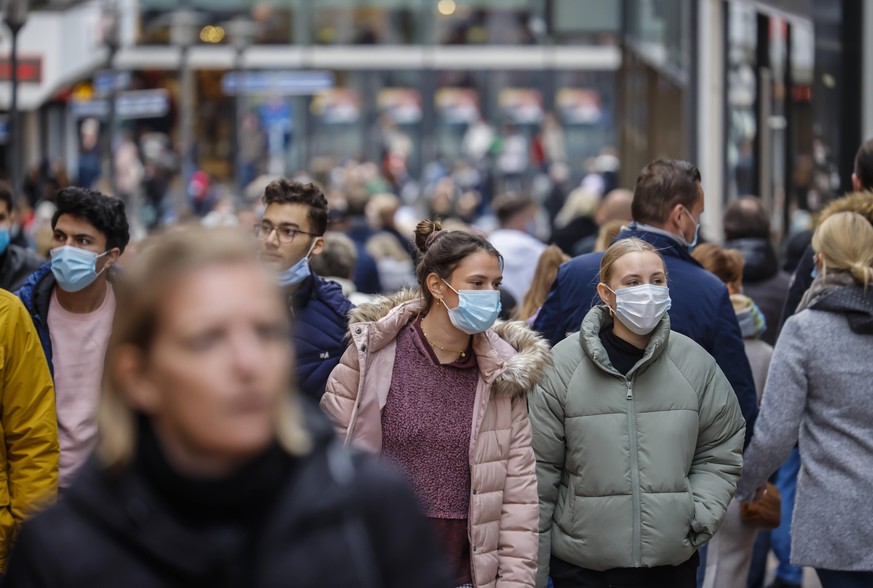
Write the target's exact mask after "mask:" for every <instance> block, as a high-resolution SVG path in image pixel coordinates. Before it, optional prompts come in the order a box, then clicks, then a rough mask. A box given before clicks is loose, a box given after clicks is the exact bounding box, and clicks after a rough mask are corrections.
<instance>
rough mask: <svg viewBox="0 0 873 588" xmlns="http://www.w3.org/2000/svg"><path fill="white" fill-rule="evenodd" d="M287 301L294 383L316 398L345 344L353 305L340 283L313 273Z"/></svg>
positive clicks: (346, 345) (340, 355)
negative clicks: (289, 309)
mask: <svg viewBox="0 0 873 588" xmlns="http://www.w3.org/2000/svg"><path fill="white" fill-rule="evenodd" d="M290 303H291V304H290V307H291V315H292V323H291V333H292V339H293V341H294V350H295V353H296V356H297V363H296V366H297V368H296V370H297V384H298V386H299V388H300V392H302V393H303V394H305V395H306V396H308V397H310V398H312V399H314V400H315V401H318V400H320V399H321V396H322V395H323V394H324V386H325V384H327V378H328V376H330V372H331V371H332V370H333V368H335V367H336V364H338V363H339V360H340V358H341V357H342V355H343V352H345V350H346V347H348V340H347V339H346V334H347V331H348V326H349V316H348V315H349V311H350V310H351V309H352V308H353V307H354V305H353V304H352V303H351V302H349V299H348V298H346V297H345V296H344V295H343V290H342V288H341V287H340V285H339V284H337V283H336V282H330V281H328V280H325V279H323V278H320V277H318V276H316V275H315V274H312V275H310V276H309V277H308V278H306V280H304V281H303V283H301V284H300V287H299V288H298V289H297V291H296V292H294V294H293V295H292V296H291V300H290Z"/></svg>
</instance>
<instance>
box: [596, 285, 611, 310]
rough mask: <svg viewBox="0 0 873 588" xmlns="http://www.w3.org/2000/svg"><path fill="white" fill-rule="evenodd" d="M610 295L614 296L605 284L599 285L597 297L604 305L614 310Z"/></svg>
mask: <svg viewBox="0 0 873 588" xmlns="http://www.w3.org/2000/svg"><path fill="white" fill-rule="evenodd" d="M610 294H612V292H610V291H609V288H607V286H606V284H604V283H603V282H600V283H599V284H597V295H598V296H600V300H601V301H602V302H603V304H605V305H606V306H609V307H610V308H612V304H610V300H609V295H610Z"/></svg>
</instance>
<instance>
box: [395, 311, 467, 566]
mask: <svg viewBox="0 0 873 588" xmlns="http://www.w3.org/2000/svg"><path fill="white" fill-rule="evenodd" d="M420 321H421V319H420V318H418V319H416V320H415V321H413V322H412V323H410V324H409V325H407V326H406V327H404V328H403V329H401V331H400V333H399V334H398V335H397V352H396V357H395V359H394V372H393V374H392V377H391V387H390V388H389V390H388V398H387V400H386V402H385V407H384V408H383V409H382V455H383V456H384V457H387V458H388V459H389V460H391V461H392V462H393V463H394V464H395V465H396V466H397V467H398V468H400V470H401V471H403V472H404V473H405V474H406V475H407V477H408V478H409V481H410V483H411V484H412V488H413V490H414V491H415V494H416V496H417V497H418V500H419V502H420V503H421V505H422V507H423V509H424V512H425V513H426V514H427V516H428V517H430V518H432V519H438V520H436V521H434V522H435V523H436V526H435V528H436V531H437V533H438V534H439V535H440V536H441V537H440V538H441V539H442V541H441V542H442V544H443V548H444V551H445V552H446V555H447V556H448V557H449V559H450V560H452V564H453V565H454V566H455V568H456V578H457V579H458V580H463V581H464V582H466V581H469V580H467V579H466V578H468V577H469V565H470V563H469V544H468V542H467V524H466V519H467V517H468V514H469V510H470V435H471V431H472V427H473V403H474V401H475V397H476V385H477V384H478V382H479V370H478V368H477V364H476V357H475V356H474V355H473V349H472V342H471V345H470V346H469V347H468V348H467V352H466V354H465V357H464V358H463V359H460V360H459V361H457V362H455V363H452V364H440V363H439V360H438V359H437V357H436V355H435V354H434V352H433V349H432V348H431V347H430V344H429V343H427V341H426V339H425V338H424V335H423V334H422V333H421V327H420ZM462 583H463V582H462Z"/></svg>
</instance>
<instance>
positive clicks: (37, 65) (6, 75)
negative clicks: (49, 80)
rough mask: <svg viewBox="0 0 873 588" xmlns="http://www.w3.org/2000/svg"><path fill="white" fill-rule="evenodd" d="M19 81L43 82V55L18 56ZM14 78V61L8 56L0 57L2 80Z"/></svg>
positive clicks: (0, 80) (6, 80)
mask: <svg viewBox="0 0 873 588" xmlns="http://www.w3.org/2000/svg"><path fill="white" fill-rule="evenodd" d="M17 69H18V81H19V82H22V83H31V84H39V83H42V57H19V58H18V68H17ZM11 80H12V62H11V61H10V60H9V58H8V57H3V58H2V59H0V82H9V81H11Z"/></svg>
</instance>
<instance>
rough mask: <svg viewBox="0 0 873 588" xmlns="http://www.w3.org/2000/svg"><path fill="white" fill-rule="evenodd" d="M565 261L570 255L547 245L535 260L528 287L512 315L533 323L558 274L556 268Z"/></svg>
mask: <svg viewBox="0 0 873 588" xmlns="http://www.w3.org/2000/svg"><path fill="white" fill-rule="evenodd" d="M565 261H570V256H569V255H567V254H565V253H564V252H563V251H561V249H560V247H557V246H556V245H549V246H548V247H546V248H545V249H544V250H543V252H542V253H541V254H540V259H539V261H537V268H536V270H534V275H533V281H532V282H531V285H530V289H529V290H528V291H527V294H525V295H524V300H522V303H521V305H520V306H518V307H516V311H515V317H514V318H515V319H516V320H520V321H526V322H527V324H528V325H533V322H534V320H536V318H537V313H538V312H539V311H540V308H541V307H542V306H543V303H544V302H545V301H546V298H548V296H549V290H550V289H551V287H552V283H553V282H554V281H555V276H557V275H558V268H559V267H561V264H562V263H564V262H565Z"/></svg>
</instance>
